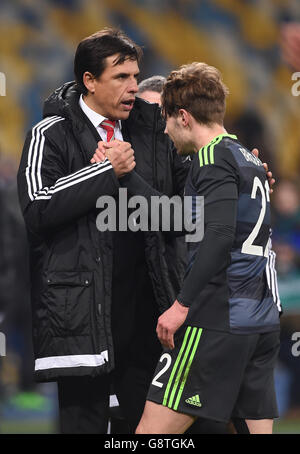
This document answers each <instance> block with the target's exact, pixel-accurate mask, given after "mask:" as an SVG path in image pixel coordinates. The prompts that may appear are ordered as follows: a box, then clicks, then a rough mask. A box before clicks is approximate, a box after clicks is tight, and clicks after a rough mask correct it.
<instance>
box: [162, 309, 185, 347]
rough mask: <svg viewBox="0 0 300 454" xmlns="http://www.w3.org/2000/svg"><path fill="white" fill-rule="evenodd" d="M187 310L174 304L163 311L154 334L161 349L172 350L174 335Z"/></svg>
mask: <svg viewBox="0 0 300 454" xmlns="http://www.w3.org/2000/svg"><path fill="white" fill-rule="evenodd" d="M188 311H189V308H188V307H184V306H182V305H181V304H179V303H178V301H177V300H176V301H175V303H174V304H173V305H172V306H171V307H170V309H168V310H167V311H165V312H164V313H163V314H162V315H161V316H160V317H159V319H158V322H157V327H156V333H157V337H158V339H159V341H160V343H161V344H162V346H163V347H166V348H169V349H171V350H172V349H173V348H174V346H175V345H174V334H175V333H176V331H177V330H178V329H179V328H180V327H181V325H182V324H183V323H184V322H185V319H186V317H187V314H188Z"/></svg>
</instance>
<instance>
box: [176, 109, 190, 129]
mask: <svg viewBox="0 0 300 454" xmlns="http://www.w3.org/2000/svg"><path fill="white" fill-rule="evenodd" d="M178 113H179V118H180V121H181V123H182V125H183V126H187V125H188V124H189V122H190V115H189V113H188V112H187V111H186V110H185V109H179V112H178Z"/></svg>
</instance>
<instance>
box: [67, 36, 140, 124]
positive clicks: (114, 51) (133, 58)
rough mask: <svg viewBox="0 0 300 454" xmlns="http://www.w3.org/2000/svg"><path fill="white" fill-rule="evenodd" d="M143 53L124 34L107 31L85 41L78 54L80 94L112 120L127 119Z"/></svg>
mask: <svg viewBox="0 0 300 454" xmlns="http://www.w3.org/2000/svg"><path fill="white" fill-rule="evenodd" d="M141 56H142V50H141V48H140V47H139V46H137V45H136V44H135V43H134V42H133V41H132V40H131V39H130V38H128V37H127V36H126V35H125V34H124V33H123V32H122V31H121V30H118V29H113V28H105V29H104V30H101V31H98V32H96V33H94V34H93V35H91V36H88V37H87V38H85V39H83V40H82V41H81V42H80V43H79V45H78V47H77V50H76V54H75V59H74V74H75V80H76V84H77V87H78V90H79V91H80V92H81V93H82V94H83V96H87V97H89V101H90V103H91V105H92V106H93V108H94V109H95V110H96V111H98V112H99V113H101V114H102V115H103V116H105V117H107V118H110V119H121V120H122V119H126V118H127V117H128V116H129V113H130V110H131V109H132V107H133V102H134V99H135V95H136V93H137V91H138V87H137V75H138V74H139V66H138V64H139V61H140V59H141Z"/></svg>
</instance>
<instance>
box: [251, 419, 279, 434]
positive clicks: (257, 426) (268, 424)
mask: <svg viewBox="0 0 300 454" xmlns="http://www.w3.org/2000/svg"><path fill="white" fill-rule="evenodd" d="M246 424H247V426H248V429H249V432H250V434H254V435H258V434H268V435H270V434H272V432H273V419H259V420H255V419H246Z"/></svg>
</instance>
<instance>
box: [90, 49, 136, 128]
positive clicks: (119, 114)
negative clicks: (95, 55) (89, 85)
mask: <svg viewBox="0 0 300 454" xmlns="http://www.w3.org/2000/svg"><path fill="white" fill-rule="evenodd" d="M117 58H118V55H112V56H110V57H107V58H106V68H105V69H104V71H103V73H102V74H101V76H99V78H98V79H96V80H95V85H94V89H95V93H94V94H93V103H94V105H95V107H96V108H97V112H99V113H100V114H101V115H103V116H104V117H106V118H109V119H110V120H126V119H127V118H128V117H129V114H130V111H131V109H132V107H133V103H134V101H135V95H136V93H137V91H138V86H137V76H138V74H139V67H138V63H137V61H136V60H129V59H127V60H125V61H124V62H123V63H121V64H118V65H114V62H115V61H116V59H117Z"/></svg>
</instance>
